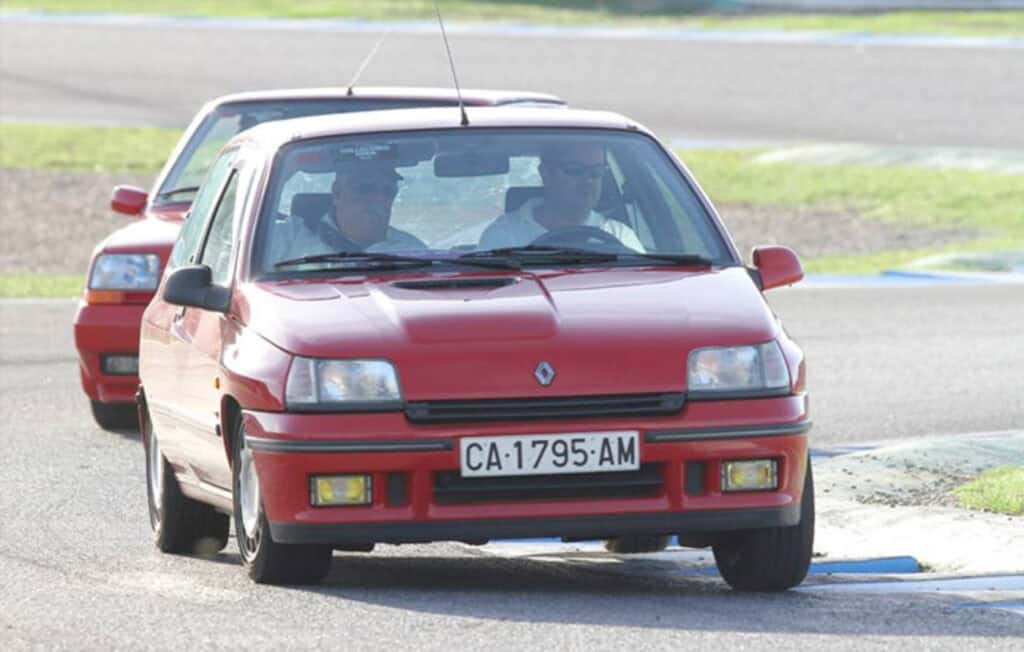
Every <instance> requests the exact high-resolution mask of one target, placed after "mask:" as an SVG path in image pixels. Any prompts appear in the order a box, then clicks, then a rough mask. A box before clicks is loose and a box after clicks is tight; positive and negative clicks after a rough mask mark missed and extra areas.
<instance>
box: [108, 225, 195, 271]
mask: <svg viewBox="0 0 1024 652" xmlns="http://www.w3.org/2000/svg"><path fill="white" fill-rule="evenodd" d="M180 230H181V222H178V221H169V220H167V219H165V218H159V219H156V218H150V217H147V218H146V219H142V220H138V221H136V222H132V223H131V224H126V225H125V226H122V227H121V228H120V229H118V230H116V231H114V232H113V233H111V234H110V235H109V236H107V237H106V238H105V239H104V240H103V241H102V242H100V244H99V245H98V246H97V248H96V253H100V252H102V253H155V254H159V255H160V260H161V261H163V262H166V261H167V256H168V254H170V251H171V248H172V247H173V246H174V241H175V239H176V238H177V237H178V231H180Z"/></svg>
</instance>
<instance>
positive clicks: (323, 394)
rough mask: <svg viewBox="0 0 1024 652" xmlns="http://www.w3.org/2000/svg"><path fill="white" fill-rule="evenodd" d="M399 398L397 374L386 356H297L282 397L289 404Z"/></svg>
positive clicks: (359, 403) (375, 402) (362, 403)
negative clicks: (351, 358) (324, 357)
mask: <svg viewBox="0 0 1024 652" xmlns="http://www.w3.org/2000/svg"><path fill="white" fill-rule="evenodd" d="M401 400H402V392H401V391H400V390H399V388H398V374H397V373H395V368H394V366H393V365H392V364H391V363H390V362H388V361H387V360H316V359H313V358H300V357H296V358H295V359H294V360H292V367H291V369H290V370H289V371H288V385H287V387H286V389H285V401H286V403H287V404H288V407H289V408H299V409H311V408H312V409H324V408H328V407H330V406H334V407H337V408H339V409H345V408H346V407H348V408H352V407H370V406H380V407H388V406H387V405H386V404H387V403H392V402H396V401H401ZM382 403H383V404H385V405H380V404H382Z"/></svg>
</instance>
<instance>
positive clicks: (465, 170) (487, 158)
mask: <svg viewBox="0 0 1024 652" xmlns="http://www.w3.org/2000/svg"><path fill="white" fill-rule="evenodd" d="M498 174H508V155H507V154H504V153H499V152H481V151H479V150H472V151H468V152H459V153H456V154H438V155H437V156H436V157H435V158H434V176H436V177H489V176H495V175H498Z"/></svg>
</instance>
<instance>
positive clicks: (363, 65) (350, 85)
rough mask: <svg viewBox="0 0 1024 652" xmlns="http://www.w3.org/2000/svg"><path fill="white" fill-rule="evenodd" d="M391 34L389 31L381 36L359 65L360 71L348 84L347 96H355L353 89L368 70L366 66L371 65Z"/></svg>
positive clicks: (357, 71)
mask: <svg viewBox="0 0 1024 652" xmlns="http://www.w3.org/2000/svg"><path fill="white" fill-rule="evenodd" d="M390 33H391V30H390V29H388V30H387V31H386V32H384V33H383V34H381V36H380V38H379V39H377V43H376V44H375V45H374V46H373V49H372V50H370V53H369V54H367V55H366V57H365V58H364V59H363V62H362V63H361V64H359V70H356V74H355V75H353V76H352V81H350V82H349V83H348V93H346V95H348V96H350V97H351V96H352V95H354V93H353V92H352V88H353V87H354V86H355V85H356V82H357V81H359V77H360V76H362V74H363V71H364V70H366V66H368V65H370V60H371V59H373V57H374V55H376V54H377V50H379V49H380V46H381V45H383V44H384V39H386V38H387V37H388V34H390Z"/></svg>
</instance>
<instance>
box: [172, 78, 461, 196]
mask: <svg viewBox="0 0 1024 652" xmlns="http://www.w3.org/2000/svg"><path fill="white" fill-rule="evenodd" d="M449 105H452V103H451V102H445V101H439V100H383V99H381V100H375V99H355V98H353V99H347V98H341V99H297V100H272V101H269V100H268V101H263V100H260V101H250V102H233V103H230V104H223V105H221V106H219V107H217V108H216V109H215V110H214V111H212V112H211V113H210V114H209V115H208V116H206V118H205V119H204V120H203V122H202V123H201V124H200V125H199V128H198V129H196V131H195V132H194V133H193V134H192V137H191V138H190V139H189V141H188V143H187V144H186V145H185V148H184V149H183V150H182V152H181V155H180V156H178V159H177V161H175V163H174V167H172V168H171V170H170V172H169V173H168V174H167V177H166V178H165V179H164V181H163V183H162V184H161V185H160V188H159V190H158V191H157V198H156V202H157V203H158V204H159V203H176V202H190V201H192V199H193V198H194V197H195V194H196V188H197V186H199V184H200V182H201V181H202V180H203V178H204V177H205V176H206V171H207V169H208V168H209V167H210V163H212V162H213V158H214V157H215V156H216V155H217V152H219V151H220V149H221V147H223V146H224V144H225V143H227V142H228V141H229V140H231V138H232V137H234V136H235V134H238V133H240V132H242V131H245V130H246V129H251V128H252V127H255V126H256V125H258V124H261V123H264V122H270V121H271V120H288V119H290V118H302V117H307V116H311V115H325V114H329V113H353V112H358V111H377V110H385V109H407V108H413V107H422V106H449Z"/></svg>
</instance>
